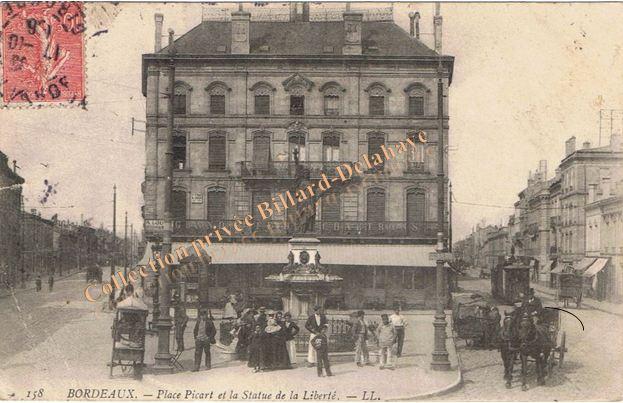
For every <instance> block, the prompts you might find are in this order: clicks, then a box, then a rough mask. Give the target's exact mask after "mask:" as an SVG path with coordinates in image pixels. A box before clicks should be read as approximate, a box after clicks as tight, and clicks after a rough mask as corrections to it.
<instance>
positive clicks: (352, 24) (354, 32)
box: [342, 11, 363, 55]
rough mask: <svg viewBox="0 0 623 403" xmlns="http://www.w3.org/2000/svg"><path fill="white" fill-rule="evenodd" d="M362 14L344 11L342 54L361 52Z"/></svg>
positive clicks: (358, 53)
mask: <svg viewBox="0 0 623 403" xmlns="http://www.w3.org/2000/svg"><path fill="white" fill-rule="evenodd" d="M362 21H363V14H361V13H355V12H351V11H346V12H344V35H345V37H344V47H342V54H345V55H360V54H361V26H362Z"/></svg>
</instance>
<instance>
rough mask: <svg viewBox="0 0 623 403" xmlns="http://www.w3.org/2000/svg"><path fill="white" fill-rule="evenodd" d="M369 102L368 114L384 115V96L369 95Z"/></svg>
mask: <svg viewBox="0 0 623 403" xmlns="http://www.w3.org/2000/svg"><path fill="white" fill-rule="evenodd" d="M369 103H370V115H374V116H383V115H385V97H382V96H371V97H370V98H369Z"/></svg>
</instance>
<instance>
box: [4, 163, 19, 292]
mask: <svg viewBox="0 0 623 403" xmlns="http://www.w3.org/2000/svg"><path fill="white" fill-rule="evenodd" d="M8 162H9V161H8V157H7V156H6V155H5V154H4V153H2V152H0V287H10V286H14V285H15V284H17V283H18V282H19V280H20V271H19V268H20V263H21V256H20V251H21V240H22V219H21V218H22V205H21V203H22V186H21V185H22V184H23V183H24V179H23V178H22V177H21V176H19V175H18V174H17V173H15V168H14V167H13V168H11V167H9V164H8Z"/></svg>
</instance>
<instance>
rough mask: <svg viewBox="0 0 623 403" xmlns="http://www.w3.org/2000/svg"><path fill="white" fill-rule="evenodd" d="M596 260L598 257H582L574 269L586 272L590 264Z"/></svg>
mask: <svg viewBox="0 0 623 403" xmlns="http://www.w3.org/2000/svg"><path fill="white" fill-rule="evenodd" d="M595 260H596V258H594V257H585V258H582V260H580V261H579V262H577V263H576V264H574V265H573V270H575V271H576V272H577V273H584V272H585V271H586V269H588V267H589V266H590V265H592V264H593V263H595Z"/></svg>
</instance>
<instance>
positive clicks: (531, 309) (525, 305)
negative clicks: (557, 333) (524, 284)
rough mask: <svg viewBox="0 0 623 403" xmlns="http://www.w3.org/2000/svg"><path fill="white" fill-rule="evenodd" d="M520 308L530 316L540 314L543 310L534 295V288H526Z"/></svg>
mask: <svg viewBox="0 0 623 403" xmlns="http://www.w3.org/2000/svg"><path fill="white" fill-rule="evenodd" d="M521 310H522V311H523V312H524V313H527V314H528V315H530V316H533V315H537V316H538V315H540V314H541V310H543V304H542V303H541V300H540V299H539V297H537V296H536V295H534V288H530V289H529V290H528V295H527V296H526V297H524V299H523V301H522V302H521Z"/></svg>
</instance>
